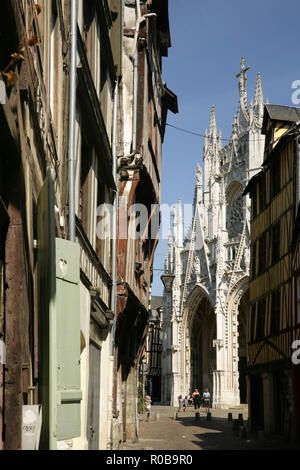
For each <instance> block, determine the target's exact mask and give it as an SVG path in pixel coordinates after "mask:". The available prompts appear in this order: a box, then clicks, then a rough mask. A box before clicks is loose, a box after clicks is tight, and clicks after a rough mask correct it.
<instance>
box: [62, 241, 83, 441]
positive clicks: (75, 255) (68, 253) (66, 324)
mask: <svg viewBox="0 0 300 470" xmlns="http://www.w3.org/2000/svg"><path fill="white" fill-rule="evenodd" d="M79 272H80V271H79V245H78V244H76V243H73V242H70V241H67V240H63V239H59V238H57V239H56V327H57V404H58V406H57V439H58V440H61V439H69V438H71V437H78V436H80V401H81V390H80V296H79Z"/></svg>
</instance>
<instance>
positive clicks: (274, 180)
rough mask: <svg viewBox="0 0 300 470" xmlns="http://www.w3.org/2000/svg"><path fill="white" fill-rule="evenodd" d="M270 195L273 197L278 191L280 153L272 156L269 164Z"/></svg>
mask: <svg viewBox="0 0 300 470" xmlns="http://www.w3.org/2000/svg"><path fill="white" fill-rule="evenodd" d="M270 171H271V197H275V196H276V194H278V193H279V191H280V178H281V172H280V155H277V156H276V157H275V158H274V161H273V162H272V165H271V170H270Z"/></svg>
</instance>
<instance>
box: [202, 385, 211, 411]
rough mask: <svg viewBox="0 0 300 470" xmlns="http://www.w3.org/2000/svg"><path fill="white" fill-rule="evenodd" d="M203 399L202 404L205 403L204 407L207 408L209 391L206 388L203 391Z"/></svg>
mask: <svg viewBox="0 0 300 470" xmlns="http://www.w3.org/2000/svg"><path fill="white" fill-rule="evenodd" d="M202 397H203V400H204V405H205V408H207V409H209V405H210V393H209V391H208V388H206V389H205V392H203V395H202Z"/></svg>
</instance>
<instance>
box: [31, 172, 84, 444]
mask: <svg viewBox="0 0 300 470" xmlns="http://www.w3.org/2000/svg"><path fill="white" fill-rule="evenodd" d="M54 204H55V198H54V172H53V170H51V169H49V168H48V170H47V177H46V180H45V182H44V184H43V187H42V189H41V192H40V196H39V201H38V245H37V246H38V296H39V400H40V403H41V404H42V433H41V443H40V448H41V449H56V447H57V440H62V439H69V438H72V437H78V436H80V434H81V432H80V401H81V391H80V297H79V295H80V294H79V289H80V286H79V273H80V269H79V245H78V244H76V243H73V242H69V241H67V240H63V239H58V238H55V213H54Z"/></svg>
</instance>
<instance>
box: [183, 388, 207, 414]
mask: <svg viewBox="0 0 300 470" xmlns="http://www.w3.org/2000/svg"><path fill="white" fill-rule="evenodd" d="M210 398H211V397H210V393H209V391H208V388H206V389H205V392H203V394H202V397H201V395H200V393H199V390H198V389H197V388H195V390H194V391H193V393H192V395H191V396H190V398H189V397H188V396H187V395H186V396H185V397H184V398H183V396H182V395H179V397H178V411H179V412H180V411H186V409H187V407H188V405H191V404H194V407H195V411H196V413H197V412H199V409H200V406H201V404H203V405H204V406H205V408H207V409H209V407H210Z"/></svg>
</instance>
